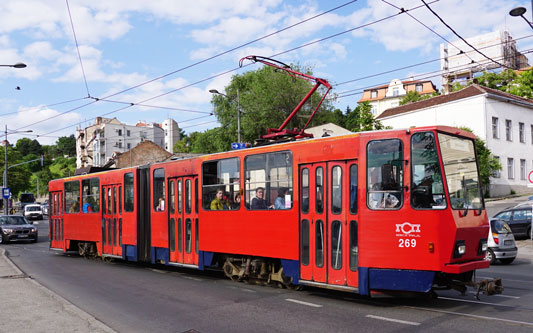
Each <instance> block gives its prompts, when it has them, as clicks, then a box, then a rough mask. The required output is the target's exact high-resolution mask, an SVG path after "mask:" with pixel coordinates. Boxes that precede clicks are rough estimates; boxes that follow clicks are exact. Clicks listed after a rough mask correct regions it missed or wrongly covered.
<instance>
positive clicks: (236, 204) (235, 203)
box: [231, 192, 241, 209]
mask: <svg viewBox="0 0 533 333" xmlns="http://www.w3.org/2000/svg"><path fill="white" fill-rule="evenodd" d="M240 207H241V194H240V193H239V192H237V194H235V199H234V200H233V203H232V204H231V209H239V208H240Z"/></svg>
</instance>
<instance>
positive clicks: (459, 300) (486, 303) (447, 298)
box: [439, 296, 516, 308]
mask: <svg viewBox="0 0 533 333" xmlns="http://www.w3.org/2000/svg"><path fill="white" fill-rule="evenodd" d="M439 299H445V300H449V301H458V302H466V303H476V304H484V305H495V306H502V307H505V308H516V306H515V305H505V304H498V303H489V302H481V301H473V300H470V299H460V298H452V297H442V296H439Z"/></svg>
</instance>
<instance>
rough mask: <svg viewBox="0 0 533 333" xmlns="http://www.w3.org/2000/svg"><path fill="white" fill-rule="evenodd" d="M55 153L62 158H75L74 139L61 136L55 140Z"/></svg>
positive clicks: (72, 136)
mask: <svg viewBox="0 0 533 333" xmlns="http://www.w3.org/2000/svg"><path fill="white" fill-rule="evenodd" d="M56 146H57V153H59V154H61V155H63V156H76V138H75V137H74V134H72V135H71V136H62V137H60V138H59V139H57V143H56Z"/></svg>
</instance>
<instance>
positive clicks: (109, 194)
mask: <svg viewBox="0 0 533 333" xmlns="http://www.w3.org/2000/svg"><path fill="white" fill-rule="evenodd" d="M107 213H108V214H113V197H112V191H111V187H110V188H108V189H107Z"/></svg>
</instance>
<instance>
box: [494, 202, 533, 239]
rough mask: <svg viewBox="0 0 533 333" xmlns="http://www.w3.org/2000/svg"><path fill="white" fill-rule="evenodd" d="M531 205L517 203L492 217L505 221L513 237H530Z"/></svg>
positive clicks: (532, 209)
mask: <svg viewBox="0 0 533 333" xmlns="http://www.w3.org/2000/svg"><path fill="white" fill-rule="evenodd" d="M532 216H533V208H532V205H523V204H522V205H518V206H515V207H511V208H507V209H504V210H502V211H501V212H499V213H498V214H496V215H494V217H493V218H494V219H498V220H502V221H505V222H507V224H508V225H509V227H511V231H512V232H513V235H514V236H515V237H528V238H530V237H531V219H532Z"/></svg>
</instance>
